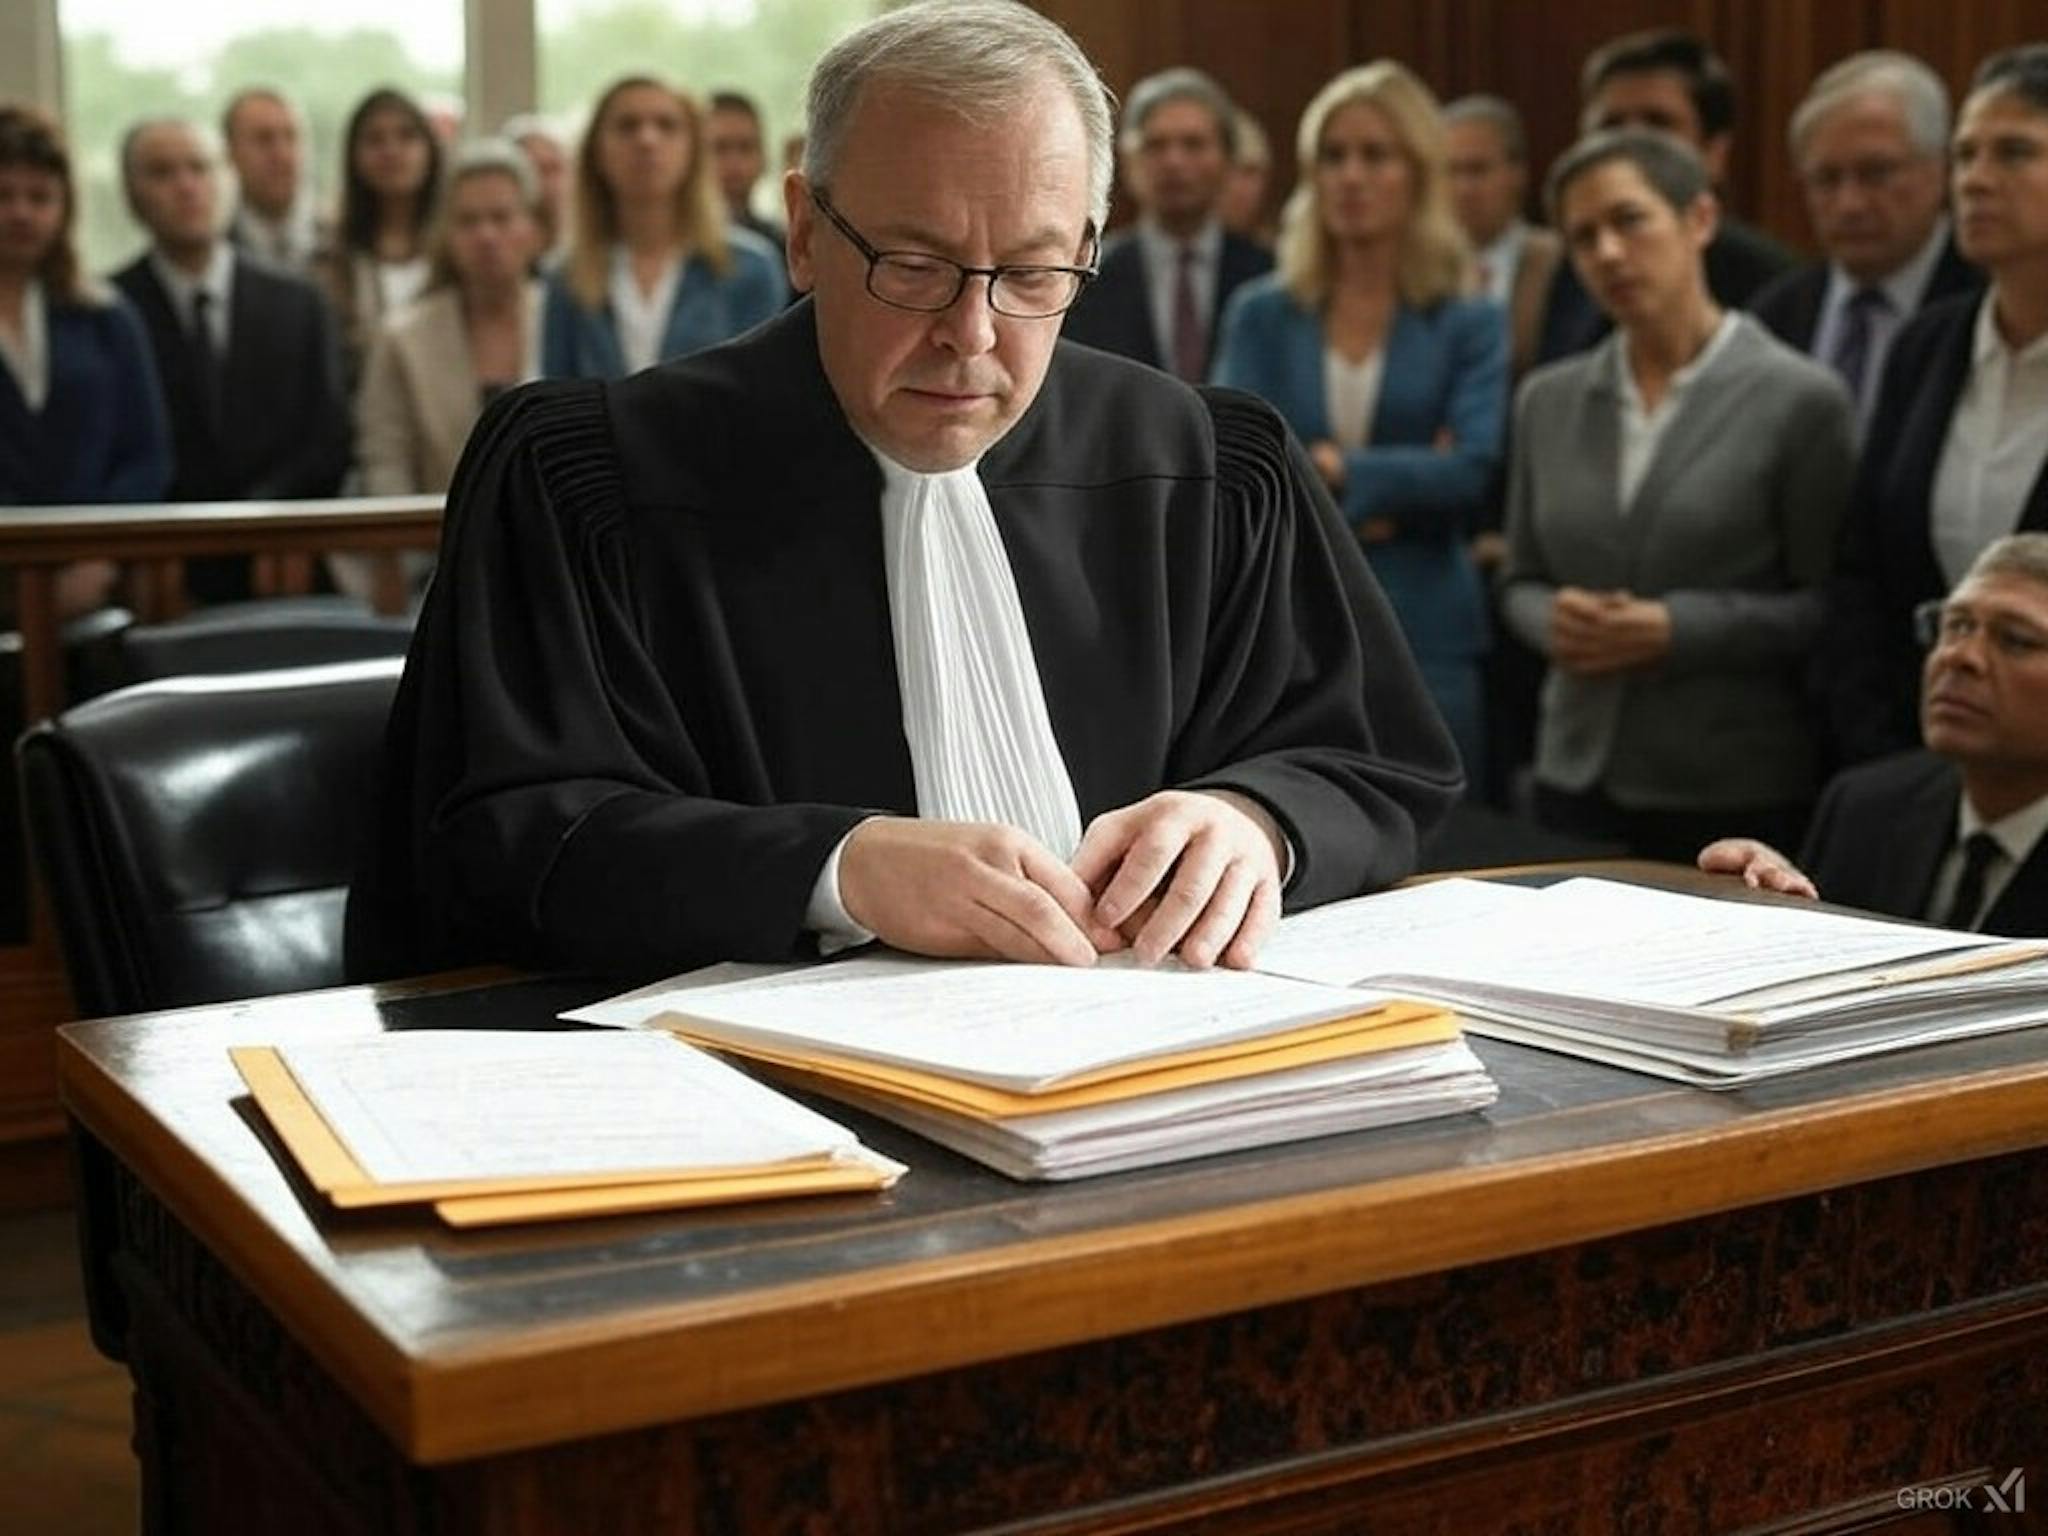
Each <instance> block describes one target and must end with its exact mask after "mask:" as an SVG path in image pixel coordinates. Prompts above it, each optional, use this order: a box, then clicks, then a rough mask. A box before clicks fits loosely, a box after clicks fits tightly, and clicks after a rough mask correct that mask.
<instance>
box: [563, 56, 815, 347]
mask: <svg viewBox="0 0 2048 1536" xmlns="http://www.w3.org/2000/svg"><path fill="white" fill-rule="evenodd" d="M703 142H704V117H703V113H702V112H700V111H699V110H698V108H697V104H696V102H695V101H693V100H692V99H691V98H690V97H688V96H686V95H684V94H683V93H682V92H681V91H678V90H674V89H672V88H671V87H669V86H667V85H664V84H662V83H661V82H660V81H658V80H654V79H651V78H649V77H647V76H644V75H632V76H628V77H627V78H626V79H623V80H620V81H618V82H617V83H616V84H614V85H613V86H612V87H611V88H610V89H609V90H607V91H606V92H605V93H604V95H603V96H602V97H600V98H599V100H598V104H597V111H596V112H595V113H594V114H593V115H592V116H591V119H590V128H589V131H588V132H586V133H585V134H584V135H583V145H582V148H581V149H580V150H578V152H577V155H576V198H575V209H576V212H575V227H574V230H573V232H572V234H571V236H570V241H569V249H568V252H567V254H566V255H565V256H564V258H563V260H562V264H561V266H560V267H559V268H558V269H557V270H556V272H555V273H554V274H553V276H551V277H550V278H549V279H548V291H547V300H546V304H545V307H544V309H543V312H542V317H541V372H542V373H544V374H546V375H547V376H548V377H550V378H604V379H612V378H619V377H622V376H623V375H625V374H628V373H637V372H638V371H639V370H641V369H642V368H648V367H652V366H653V365H654V364H655V363H658V362H662V361H665V360H666V359H668V358H672V357H681V356H682V355H683V354H684V353H686V352H695V351H697V350H699V349H700V348H703V347H708V346H712V345H714V344H716V343H718V342H721V341H726V340H729V339H730V338H732V337H734V336H737V335H739V334H740V333H741V332H742V331H747V330H751V329H752V328H753V327H754V326H756V325H758V324H760V323H761V322H762V321H763V320H766V319H768V318H769V317H770V316H772V315H774V314H776V313H777V312H778V311H779V310H781V308H782V305H783V301H784V300H785V299H786V298H787V296H788V288H787V285H786V283H785V282H784V279H783V268H782V259H781V257H780V256H779V255H778V254H777V253H776V252H775V251H774V250H773V249H771V248H770V247H769V245H768V243H767V242H766V241H765V240H762V239H761V238H760V237H759V236H758V235H755V234H753V233H752V232H751V231H748V230H744V229H736V228H734V227H733V226H732V225H731V224H730V223H729V222H728V221H727V219H726V215H725V207H724V203H723V202H722V201H721V199H720V198H719V196H718V190H717V186H716V183H715V182H714V181H713V179H712V177H711V175H710V172H709V170H708V161H709V157H708V156H707V155H705V154H704V153H702V148H703Z"/></svg>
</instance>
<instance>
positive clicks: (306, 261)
mask: <svg viewBox="0 0 2048 1536" xmlns="http://www.w3.org/2000/svg"><path fill="white" fill-rule="evenodd" d="M230 227H231V228H232V229H233V230H234V232H235V236H236V238H237V239H239V240H240V241H241V242H242V244H243V245H244V246H246V247H247V248H248V249H249V250H250V251H251V252H252V253H254V254H255V255H257V256H261V257H262V258H263V259H264V260H265V261H269V262H275V263H276V264H277V265H278V266H281V267H285V268H288V269H289V270H291V271H294V272H301V273H302V272H304V271H305V270H306V269H307V268H308V267H310V266H311V264H312V261H313V258H314V257H315V256H316V255H317V254H318V253H319V245H320V232H319V226H318V223H317V222H316V221H315V219H314V217H313V201H312V199H311V198H306V197H302V198H300V199H299V200H298V201H297V202H296V203H294V204H292V206H291V208H290V209H289V210H288V211H287V212H286V214H285V216H284V217H283V218H281V219H273V218H270V217H268V216H267V215H265V214H261V213H258V212H257V211H256V209H255V208H253V207H251V206H250V205H249V204H248V203H243V204H242V205H241V206H240V207H238V208H237V209H236V210H235V216H234V219H233V220H232V221H231V224H230Z"/></svg>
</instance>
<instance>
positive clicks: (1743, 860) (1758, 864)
mask: <svg viewBox="0 0 2048 1536" xmlns="http://www.w3.org/2000/svg"><path fill="white" fill-rule="evenodd" d="M1699 866H1700V868H1701V869H1703V870H1705V871H1706V872H1707V873H1708V874H1710V875H1740V876H1741V877H1742V883H1743V884H1744V885H1746V886H1748V887H1749V888H1750V889H1751V890H1753V891H1783V892H1784V893H1785V894H1786V895H1788V896H1804V897H1806V898H1807V899H1808V900H1809V901H1811V900H1814V899H1815V898H1817V897H1818V896H1819V895H1820V892H1819V891H1816V890H1815V889H1814V888H1813V882H1812V881H1811V880H1809V879H1807V877H1806V875H1805V874H1804V873H1803V872H1802V871H1801V870H1800V868H1799V866H1798V865H1797V864H1794V863H1793V862H1792V861H1791V860H1790V859H1788V858H1786V857H1785V855H1783V854H1782V853H1780V852H1778V850H1777V849H1775V848H1773V847H1772V846H1771V845H1770V844H1769V843H1760V842H1758V841H1757V840H1756V839H1755V838H1753V837H1724V838H1722V839H1720V840H1719V841H1718V842H1712V843H1709V844H1707V846H1706V847H1704V848H1702V849H1701V850H1700V856H1699Z"/></svg>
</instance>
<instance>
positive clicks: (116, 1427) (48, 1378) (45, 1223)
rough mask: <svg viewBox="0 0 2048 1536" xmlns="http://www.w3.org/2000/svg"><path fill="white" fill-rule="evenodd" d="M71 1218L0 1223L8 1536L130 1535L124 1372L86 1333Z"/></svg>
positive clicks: (1, 1412)
mask: <svg viewBox="0 0 2048 1536" xmlns="http://www.w3.org/2000/svg"><path fill="white" fill-rule="evenodd" d="M84 1314H85V1302H84V1298H83V1297H82V1296H81V1295H80V1294H79V1288H78V1259H77V1250H76V1248H75V1246H74V1243H73V1239H72V1227H71V1213H70V1212H69V1211H45V1212H37V1213H35V1214H33V1215H24V1216H0V1532H6V1533H8V1536H17V1533H18V1536H132V1533H133V1532H134V1530H135V1525H136V1479H135V1459H134V1457H133V1455H132V1454H131V1453H130V1451H129V1446H128V1425H129V1418H128V1374H127V1372H126V1371H124V1370H122V1369H121V1368H120V1367H119V1366H116V1365H113V1364H111V1363H110V1362H108V1361H107V1360H105V1359H104V1358H102V1357H101V1356H100V1355H99V1354H98V1353H97V1352H96V1351H95V1350H94V1349H93V1347H92V1342H91V1340H89V1339H88V1338H87V1337H86V1332H85V1315H84Z"/></svg>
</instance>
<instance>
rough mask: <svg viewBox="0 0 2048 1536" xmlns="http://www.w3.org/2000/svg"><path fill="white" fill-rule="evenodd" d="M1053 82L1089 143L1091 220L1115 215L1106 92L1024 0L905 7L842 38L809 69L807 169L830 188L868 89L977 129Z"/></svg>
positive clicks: (1076, 49)
mask: <svg viewBox="0 0 2048 1536" xmlns="http://www.w3.org/2000/svg"><path fill="white" fill-rule="evenodd" d="M1048 79H1050V80H1051V81H1053V82H1054V83H1055V84H1057V85H1059V86H1060V88H1061V89H1063V90H1065V91H1066V93H1067V94H1068V95H1069V96H1071V97H1072V98H1073V102H1074V107H1075V110H1077V111H1078V112H1079V113H1080V115H1081V128H1082V131H1083V132H1084V133H1085V134H1086V135H1087V139H1088V216H1089V217H1090V218H1091V219H1092V220H1094V223H1095V228H1096V229H1097V230H1098V231H1099V230H1100V229H1101V228H1102V226H1103V224H1104V222H1105V221H1106V220H1107V219H1108V217H1109V183H1110V175H1111V172H1112V170H1113V159H1112V147H1111V145H1112V125H1111V121H1110V96H1109V89H1108V87H1107V86H1105V85H1104V84H1103V83H1102V77H1101V75H1099V74H1097V73H1096V70H1095V66H1094V65H1093V64H1091V63H1089V62H1088V56H1087V55H1086V54H1085V53H1083V52H1082V51H1081V49H1080V46H1079V45H1078V44H1077V43H1076V42H1075V41H1074V40H1073V39H1072V38H1071V37H1069V36H1067V34H1066V33H1065V32H1064V31H1062V30H1061V29H1060V28H1059V27H1058V26H1056V25H1055V24H1054V23H1052V22H1050V21H1048V20H1046V19H1045V18H1044V17H1043V16H1040V15H1039V14H1038V13H1037V12H1035V11H1033V10H1031V9H1029V8H1028V7H1026V6H1024V5H1022V4H1020V3H1018V0H955V3H952V4H939V3H927V4H922V5H908V6H904V7H903V8H902V9H900V10H894V11H889V12H887V13H886V14H884V15H881V16H878V17H876V18H875V19H874V20H873V21H871V22H869V23H867V24H866V25H865V26H863V27H860V28H858V29H857V30H855V31H853V32H851V33H849V34H848V35H847V36H845V37H843V38H841V39H840V40H839V41H838V42H837V43H835V44H833V45H832V47H831V48H829V49H827V50H826V52H825V56H824V57H823V58H821V59H819V60H818V63H817V67H816V68H814V69H813V70H812V71H811V83H810V90H809V93H808V99H807V100H806V102H805V109H804V110H805V123H804V127H805V132H806V133H807V135H808V138H807V139H806V141H805V145H804V175H805V177H807V178H808V179H809V181H810V182H811V184H812V185H813V186H829V185H831V181H832V171H833V168H834V167H835V166H836V165H837V164H838V161H839V155H840V151H841V150H842V149H843V148H844V147H845V143H846V131H847V129H848V127H849V126H850V125H851V124H852V121H853V115H854V112H855V111H856V110H857V109H858V108H859V106H860V101H861V97H862V96H863V94H865V92H866V90H867V88H868V87H869V86H870V85H872V84H876V83H878V82H879V83H886V84H889V85H893V86H898V87H900V88H902V89H904V90H907V91H910V92H914V93H915V94H917V95H920V96H925V97H929V98H931V99H933V100H935V101H938V102H941V103H943V104H944V105H945V106H946V107H947V108H949V109H950V110H952V111H954V112H957V113H959V114H960V116H962V117H963V118H966V119H967V120H968V121H969V122H971V123H974V124H976V125H984V126H985V125H990V124H997V123H1006V122H1012V121H1014V120H1015V117H1016V111H1017V108H1018V107H1019V106H1020V105H1022V104H1023V103H1024V102H1025V100H1026V99H1027V98H1028V97H1029V96H1030V95H1031V94H1032V93H1033V92H1034V91H1036V90H1037V89H1038V88H1039V87H1040V86H1041V85H1042V84H1043V83H1044V82H1045V81H1047V80H1048Z"/></svg>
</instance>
